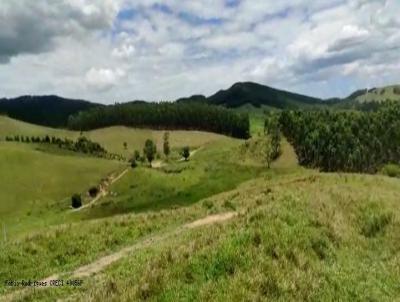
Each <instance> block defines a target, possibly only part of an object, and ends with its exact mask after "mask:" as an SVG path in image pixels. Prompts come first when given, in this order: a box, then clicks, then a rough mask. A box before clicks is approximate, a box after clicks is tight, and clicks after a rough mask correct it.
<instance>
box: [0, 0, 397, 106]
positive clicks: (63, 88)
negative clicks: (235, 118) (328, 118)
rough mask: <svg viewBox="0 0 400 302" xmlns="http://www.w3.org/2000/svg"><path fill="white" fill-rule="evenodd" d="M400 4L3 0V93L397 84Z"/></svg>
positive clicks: (180, 92) (163, 92)
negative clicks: (236, 84) (241, 84)
mask: <svg viewBox="0 0 400 302" xmlns="http://www.w3.org/2000/svg"><path fill="white" fill-rule="evenodd" d="M399 11H400V2H399V1H397V0H372V1H371V0H368V1H367V0H332V1H312V2H310V1H308V0H290V1H289V0H282V1H265V0H242V1H238V2H237V3H236V5H230V6H229V7H227V6H226V1H225V0H205V1H180V0H166V1H162V3H161V2H160V1H158V0H135V1H134V0H97V1H89V0H57V1H50V0H41V1H30V0H21V1H12V0H3V1H1V2H0V16H1V17H0V64H2V65H1V66H0V68H1V70H0V90H1V91H2V93H3V94H4V96H16V95H20V94H25V93H31V94H46V93H56V94H60V95H65V96H67V97H78V98H87V99H92V100H94V101H101V102H106V103H110V102H113V101H114V100H118V101H127V100H133V99H148V100H161V99H162V100H167V99H175V98H177V97H181V96H185V95H190V94H197V93H203V94H211V93H214V92H215V91H216V90H218V89H221V88H225V87H227V86H230V85H231V84H233V82H235V81H246V80H252V81H258V82H261V83H263V84H267V85H273V86H277V87H278V88H282V89H288V90H294V91H298V92H302V93H307V94H311V95H316V96H334V95H335V94H336V93H340V94H343V95H345V94H348V93H350V92H351V90H352V89H354V88H362V87H363V86H377V85H378V84H381V83H393V82H400V74H399V73H398V72H396V70H395V68H394V66H395V67H398V64H399V63H398V62H399V61H400V58H399V53H400V52H399V49H400V30H399V29H400V23H399V21H398V12H399ZM27 74H29V75H34V76H33V77H29V79H27V77H26V75H27ZM22 82H23V83H24V85H21V83H22Z"/></svg>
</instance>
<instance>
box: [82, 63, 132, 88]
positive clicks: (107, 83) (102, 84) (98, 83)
mask: <svg viewBox="0 0 400 302" xmlns="http://www.w3.org/2000/svg"><path fill="white" fill-rule="evenodd" d="M124 76H125V72H124V71H123V70H122V69H115V70H113V69H108V68H91V69H90V70H89V71H88V72H87V73H86V76H85V82H86V84H87V85H88V86H89V88H92V89H95V90H96V91H106V90H109V89H111V88H112V87H113V86H115V85H116V84H118V82H119V81H120V80H121V79H122V78H123V77H124Z"/></svg>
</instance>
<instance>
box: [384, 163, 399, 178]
mask: <svg viewBox="0 0 400 302" xmlns="http://www.w3.org/2000/svg"><path fill="white" fill-rule="evenodd" d="M381 173H382V174H384V175H387V176H389V177H399V178H400V166H398V165H393V164H389V165H386V166H384V167H383V168H382V170H381Z"/></svg>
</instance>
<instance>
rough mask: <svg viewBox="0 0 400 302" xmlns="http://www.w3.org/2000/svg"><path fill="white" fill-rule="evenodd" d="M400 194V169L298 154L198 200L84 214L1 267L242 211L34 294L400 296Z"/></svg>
mask: <svg viewBox="0 0 400 302" xmlns="http://www.w3.org/2000/svg"><path fill="white" fill-rule="evenodd" d="M284 150H286V151H290V148H289V147H288V146H287V145H285V147H284ZM199 155H200V153H199ZM288 162H289V163H291V164H288ZM399 192H400V181H399V180H398V179H391V178H387V177H382V176H367V175H352V174H323V173H317V172H314V171H309V170H303V169H299V168H297V167H296V161H295V158H294V156H293V152H289V153H288V152H286V153H284V157H283V158H282V160H281V161H278V162H276V163H275V164H274V167H273V169H271V170H270V171H269V172H268V173H266V174H265V175H264V176H263V177H262V178H258V179H254V180H251V181H248V182H246V183H244V184H242V185H241V186H240V187H239V188H237V189H235V190H233V191H229V192H225V193H221V194H218V195H216V196H214V197H209V198H207V199H205V200H203V201H202V202H200V203H196V204H194V205H191V206H189V207H180V208H178V209H170V210H162V211H159V212H150V213H143V214H138V215H135V214H129V215H123V216H118V217H111V218H106V219H100V220H94V221H92V222H91V223H87V222H80V223H78V224H73V225H66V226H60V227H56V228H53V229H52V230H50V231H46V232H44V231H41V232H39V233H38V234H36V235H35V236H29V237H27V238H25V239H23V240H22V241H21V242H20V243H19V244H16V243H9V244H8V245H6V246H5V247H6V249H5V251H6V252H5V253H4V254H3V255H2V254H0V257H1V258H0V260H1V262H2V263H4V266H2V268H1V270H0V276H1V277H10V276H13V277H14V278H17V279H20V278H28V277H32V278H34V277H35V278H40V277H45V276H47V275H50V274H51V273H54V272H60V271H66V270H70V269H71V268H73V267H76V266H77V265H79V264H80V263H87V262H90V261H92V260H93V259H96V258H97V255H101V254H107V253H109V252H110V251H112V250H116V249H118V248H119V247H120V246H125V245H127V244H129V243H133V242H136V241H137V240H138V239H139V240H140V238H143V236H146V235H148V234H149V233H161V234H162V233H165V232H166V231H167V230H169V229H171V228H172V227H174V226H176V225H179V224H181V223H183V222H187V221H192V220H194V219H196V218H198V217H202V216H204V215H206V214H207V213H217V212H225V211H231V210H232V209H235V210H236V211H238V212H240V213H241V214H240V215H239V217H237V218H235V219H234V220H233V221H230V222H226V223H224V224H223V225H210V226H206V227H204V228H202V229H198V230H192V231H187V232H185V233H183V234H181V235H179V236H176V237H173V238H169V240H166V241H164V242H161V243H157V244H154V245H153V246H152V247H150V248H145V249H143V250H138V251H136V252H135V253H133V254H132V255H131V256H130V257H128V258H126V259H124V260H122V261H119V262H117V263H115V264H114V265H112V266H110V267H109V268H107V269H106V270H105V271H104V272H103V273H101V274H98V275H96V276H95V277H91V278H87V279H85V280H84V286H83V287H81V288H77V289H71V288H67V287H63V288H60V289H54V288H53V289H48V290H44V291H39V292H36V293H31V295H30V296H28V299H27V300H29V301H30V300H35V301H46V300H48V301H53V300H55V299H56V298H67V297H69V298H70V300H71V301H72V300H73V301H88V300H93V301H98V300H104V299H107V301H136V300H150V301H188V300H191V301H204V300H209V301H210V300H212V301H227V300H228V301H229V300H230V301H243V300H249V301H257V300H272V301H287V300H291V301H298V300H307V301H321V300H323V301H338V300H341V301H354V300H356V301H357V300H358V301H365V300H372V301H393V300H395V299H398V298H399V297H400V287H399V285H398V277H399V276H400V269H399V268H400V254H399V251H400V237H399V234H400V221H399V210H400V208H399V207H400V205H399V203H398V200H399V199H400V193H399ZM55 243H57V244H55ZM53 246H55V248H53ZM17 250H19V251H22V252H19V253H17V252H16V251H17ZM44 255H45V256H46V257H43V256H44ZM33 263H35V267H36V268H37V269H32V267H33V266H34V265H33ZM66 277H68V275H66ZM0 290H1V289H0ZM3 290H4V288H3Z"/></svg>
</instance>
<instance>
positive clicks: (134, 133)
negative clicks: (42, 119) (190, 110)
mask: <svg viewBox="0 0 400 302" xmlns="http://www.w3.org/2000/svg"><path fill="white" fill-rule="evenodd" d="M164 132H165V131H163V130H150V129H135V128H128V127H119V126H116V127H109V128H103V129H97V130H93V131H87V132H83V133H82V134H83V135H84V136H86V137H87V138H89V139H90V140H92V141H94V142H98V143H100V144H101V145H102V146H103V147H104V148H106V150H107V151H109V152H111V153H117V154H121V155H123V156H125V157H128V156H130V155H132V154H133V152H134V150H139V152H142V150H143V146H144V143H145V141H146V139H152V140H154V142H155V143H156V144H157V149H158V151H159V152H160V153H162V144H163V135H164ZM170 132H171V133H170V145H171V147H172V148H182V147H184V146H189V147H192V148H196V147H200V146H203V145H205V144H207V143H210V142H214V141H219V140H225V139H228V140H229V138H227V137H226V136H224V135H220V134H215V133H207V132H201V131H185V130H177V131H170ZM80 134H81V133H80V132H77V131H69V130H64V129H54V128H48V127H42V126H37V125H32V124H28V123H24V122H21V121H17V120H13V119H10V118H8V117H4V116H0V141H1V139H4V138H5V137H6V136H7V135H10V136H14V135H24V136H41V137H43V136H46V135H49V136H56V137H59V138H69V139H73V140H76V139H77V138H78V137H79V136H80ZM124 142H126V143H127V144H128V148H127V149H125V148H124V145H123V144H124Z"/></svg>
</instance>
